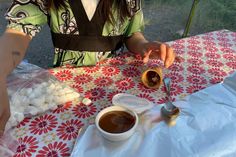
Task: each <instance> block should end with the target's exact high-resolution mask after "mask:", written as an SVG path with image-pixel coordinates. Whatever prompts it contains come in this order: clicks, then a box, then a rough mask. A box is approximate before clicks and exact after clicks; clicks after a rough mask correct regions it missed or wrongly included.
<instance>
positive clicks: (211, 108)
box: [71, 73, 236, 157]
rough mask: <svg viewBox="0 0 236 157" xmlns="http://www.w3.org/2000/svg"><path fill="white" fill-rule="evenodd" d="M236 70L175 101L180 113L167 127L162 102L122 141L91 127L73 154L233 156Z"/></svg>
mask: <svg viewBox="0 0 236 157" xmlns="http://www.w3.org/2000/svg"><path fill="white" fill-rule="evenodd" d="M235 82H236V73H234V74H233V75H231V76H230V77H228V78H227V79H225V81H224V82H223V83H220V84H217V85H214V86H211V87H209V88H206V89H204V90H202V91H199V92H197V93H194V94H192V95H190V96H188V97H187V98H186V100H185V101H178V102H175V105H176V106H178V107H180V109H181V114H180V116H179V117H178V118H177V122H176V125H175V126H173V127H168V126H167V125H166V124H165V123H164V122H163V121H161V122H160V121H159V119H160V108H161V106H155V107H154V108H152V109H151V110H150V111H148V112H146V113H145V114H143V115H142V116H141V122H140V124H139V127H138V129H137V131H136V132H135V134H134V135H133V136H131V138H129V139H128V140H126V141H123V142H110V141H107V140H105V139H104V138H103V137H102V136H101V135H100V133H99V132H98V130H97V129H96V127H95V126H94V125H91V126H89V127H88V129H87V130H86V132H85V133H84V135H83V136H82V137H81V138H80V139H79V140H78V141H77V143H76V144H75V146H74V149H73V152H72V154H71V156H72V157H78V156H79V157H93V156H96V157H123V156H127V157H190V156H191V157H213V156H214V157H222V156H224V157H234V156H236V131H235V130H236V123H235V121H236V85H235Z"/></svg>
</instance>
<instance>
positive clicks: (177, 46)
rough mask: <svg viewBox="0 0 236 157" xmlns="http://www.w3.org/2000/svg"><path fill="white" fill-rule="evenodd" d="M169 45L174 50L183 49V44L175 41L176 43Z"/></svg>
mask: <svg viewBox="0 0 236 157" xmlns="http://www.w3.org/2000/svg"><path fill="white" fill-rule="evenodd" d="M171 47H172V48H173V49H174V50H176V49H183V48H184V45H182V44H179V43H176V44H173V45H172V46H171Z"/></svg>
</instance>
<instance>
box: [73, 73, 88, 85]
mask: <svg viewBox="0 0 236 157" xmlns="http://www.w3.org/2000/svg"><path fill="white" fill-rule="evenodd" d="M92 80H93V78H92V76H90V75H89V74H81V75H77V76H75V77H74V81H75V82H76V83H77V84H85V83H88V82H90V81H92Z"/></svg>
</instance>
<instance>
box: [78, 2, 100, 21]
mask: <svg viewBox="0 0 236 157" xmlns="http://www.w3.org/2000/svg"><path fill="white" fill-rule="evenodd" d="M78 1H79V3H81V4H80V5H81V6H82V7H81V10H82V12H83V14H84V15H86V19H87V20H88V21H89V22H92V21H94V18H95V16H97V14H98V8H99V6H100V0H99V2H98V4H97V6H96V8H95V11H94V13H93V16H92V18H91V19H90V20H89V17H88V15H87V12H86V10H85V8H84V5H83V3H82V1H81V0H78Z"/></svg>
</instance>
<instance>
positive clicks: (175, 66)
mask: <svg viewBox="0 0 236 157" xmlns="http://www.w3.org/2000/svg"><path fill="white" fill-rule="evenodd" d="M169 69H170V70H171V71H178V72H181V71H183V70H184V68H183V66H182V65H180V64H172V65H171V66H170V67H169Z"/></svg>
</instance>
